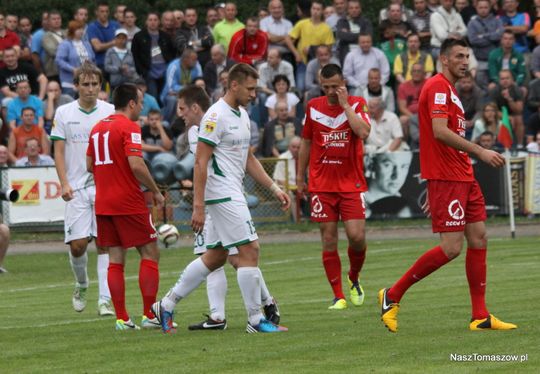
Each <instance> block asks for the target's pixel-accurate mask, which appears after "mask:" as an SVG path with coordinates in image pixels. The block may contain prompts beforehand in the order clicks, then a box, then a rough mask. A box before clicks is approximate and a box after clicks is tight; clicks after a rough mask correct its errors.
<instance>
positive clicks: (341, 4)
mask: <svg viewBox="0 0 540 374" xmlns="http://www.w3.org/2000/svg"><path fill="white" fill-rule="evenodd" d="M332 5H333V6H332V7H333V9H334V12H333V13H332V14H331V15H329V16H326V15H325V17H324V21H325V22H326V24H327V25H328V26H330V28H331V29H332V31H334V32H336V31H337V24H338V22H339V20H340V19H342V18H345V17H346V16H347V0H333V2H332Z"/></svg>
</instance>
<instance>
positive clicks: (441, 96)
mask: <svg viewBox="0 0 540 374" xmlns="http://www.w3.org/2000/svg"><path fill="white" fill-rule="evenodd" d="M435 104H446V94H445V93H443V92H437V93H436V94H435Z"/></svg>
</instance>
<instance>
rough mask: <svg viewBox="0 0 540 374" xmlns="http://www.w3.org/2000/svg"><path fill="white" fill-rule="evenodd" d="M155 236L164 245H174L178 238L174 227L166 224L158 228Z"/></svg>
mask: <svg viewBox="0 0 540 374" xmlns="http://www.w3.org/2000/svg"><path fill="white" fill-rule="evenodd" d="M157 234H158V239H159V240H160V241H161V242H162V243H164V244H166V245H172V244H174V243H176V242H177V241H178V238H179V237H180V234H179V233H178V229H177V228H176V226H173V225H169V224H167V223H166V224H164V225H161V226H159V228H158V230H157Z"/></svg>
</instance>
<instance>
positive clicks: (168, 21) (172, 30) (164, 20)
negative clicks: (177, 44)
mask: <svg viewBox="0 0 540 374" xmlns="http://www.w3.org/2000/svg"><path fill="white" fill-rule="evenodd" d="M161 31H163V32H164V33H165V34H167V35H168V36H169V38H170V39H171V40H175V38H176V22H175V20H174V13H173V12H172V11H170V10H166V11H165V12H163V13H161Z"/></svg>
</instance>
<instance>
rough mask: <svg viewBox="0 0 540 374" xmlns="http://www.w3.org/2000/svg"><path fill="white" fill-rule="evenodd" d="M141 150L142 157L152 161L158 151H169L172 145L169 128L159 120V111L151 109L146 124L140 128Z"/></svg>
mask: <svg viewBox="0 0 540 374" xmlns="http://www.w3.org/2000/svg"><path fill="white" fill-rule="evenodd" d="M141 137H142V151H143V154H144V158H145V159H146V160H148V161H152V159H153V158H154V156H155V155H156V154H158V153H162V152H169V151H170V150H171V149H172V147H173V142H172V140H171V139H172V138H173V135H172V133H171V130H169V129H168V128H166V127H164V126H163V124H162V122H161V113H160V112H159V111H157V110H151V111H150V112H149V113H148V124H146V125H144V126H143V127H142V128H141Z"/></svg>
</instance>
